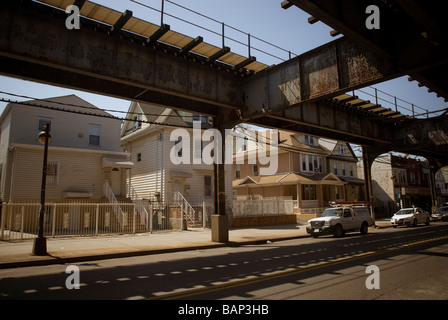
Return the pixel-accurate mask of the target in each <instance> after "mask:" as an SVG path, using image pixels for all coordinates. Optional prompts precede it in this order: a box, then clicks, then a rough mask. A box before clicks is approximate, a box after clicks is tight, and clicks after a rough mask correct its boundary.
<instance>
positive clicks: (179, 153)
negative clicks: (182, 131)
mask: <svg viewBox="0 0 448 320" xmlns="http://www.w3.org/2000/svg"><path fill="white" fill-rule="evenodd" d="M174 147H175V149H174V150H175V151H176V152H177V156H178V157H182V137H177V140H176V144H175V146H174Z"/></svg>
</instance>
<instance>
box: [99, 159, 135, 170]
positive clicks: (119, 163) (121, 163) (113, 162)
mask: <svg viewBox="0 0 448 320" xmlns="http://www.w3.org/2000/svg"><path fill="white" fill-rule="evenodd" d="M101 163H102V166H101V167H102V168H125V169H129V168H132V166H133V165H134V163H133V162H132V161H129V160H127V159H122V158H108V157H103V159H102V161H101Z"/></svg>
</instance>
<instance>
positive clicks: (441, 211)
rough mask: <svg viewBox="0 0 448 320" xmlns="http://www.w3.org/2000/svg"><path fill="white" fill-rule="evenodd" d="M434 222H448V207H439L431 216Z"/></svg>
mask: <svg viewBox="0 0 448 320" xmlns="http://www.w3.org/2000/svg"><path fill="white" fill-rule="evenodd" d="M431 218H432V221H439V220H440V221H448V206H446V207H439V208H437V210H436V211H435V212H434V213H433V214H432V215H431Z"/></svg>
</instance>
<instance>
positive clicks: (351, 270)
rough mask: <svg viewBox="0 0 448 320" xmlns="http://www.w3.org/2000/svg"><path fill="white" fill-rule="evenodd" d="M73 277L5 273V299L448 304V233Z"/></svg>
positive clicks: (342, 241)
mask: <svg viewBox="0 0 448 320" xmlns="http://www.w3.org/2000/svg"><path fill="white" fill-rule="evenodd" d="M371 266H372V267H371ZM67 267H70V266H69V265H65V264H64V265H50V266H40V267H25V268H15V269H14V268H12V269H3V270H0V299H2V300H6V299H147V300H154V299H189V300H201V299H206V300H217V299H234V300H239V301H241V300H246V299H247V300H257V299H262V300H302V299H305V300H307V299H318V300H320V299H338V300H340V299H343V300H344V299H356V300H372V299H386V300H389V299H394V300H395V299H418V300H426V299H430V300H438V299H442V300H446V299H448V223H442V222H437V223H432V224H431V225H430V226H418V227H404V228H397V229H392V228H387V229H372V228H371V229H370V230H369V234H368V235H366V236H362V235H360V234H359V233H353V234H347V235H346V236H345V237H343V238H334V237H332V236H328V237H320V238H318V239H313V238H302V239H295V240H288V241H279V242H273V243H265V244H260V245H247V246H241V247H223V248H217V249H207V250H194V251H186V252H179V253H167V254H156V255H148V256H139V257H130V258H120V259H108V260H98V261H89V262H85V263H78V264H76V265H75V270H76V268H77V269H78V270H79V273H78V274H76V273H73V271H70V270H72V269H68V270H67ZM66 272H68V273H66ZM75 275H79V278H76V276H75ZM78 279H79V289H71V290H69V289H68V287H73V285H74V284H76V282H77V280H78ZM369 287H370V288H369ZM217 312H218V311H217ZM221 312H222V311H221Z"/></svg>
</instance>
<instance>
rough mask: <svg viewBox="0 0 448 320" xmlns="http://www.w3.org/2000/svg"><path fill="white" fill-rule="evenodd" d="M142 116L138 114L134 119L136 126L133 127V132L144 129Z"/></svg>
mask: <svg viewBox="0 0 448 320" xmlns="http://www.w3.org/2000/svg"><path fill="white" fill-rule="evenodd" d="M142 119H143V118H142V115H141V114H138V115H136V116H135V117H134V124H133V125H132V130H134V131H135V130H137V129H140V128H141V127H142Z"/></svg>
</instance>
